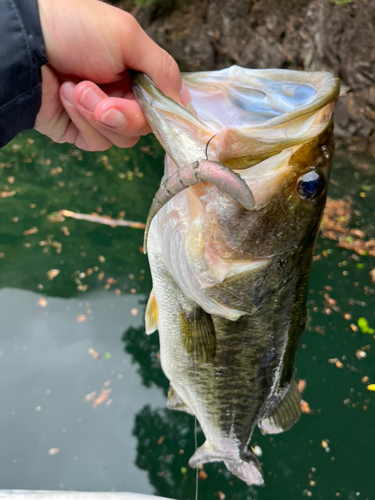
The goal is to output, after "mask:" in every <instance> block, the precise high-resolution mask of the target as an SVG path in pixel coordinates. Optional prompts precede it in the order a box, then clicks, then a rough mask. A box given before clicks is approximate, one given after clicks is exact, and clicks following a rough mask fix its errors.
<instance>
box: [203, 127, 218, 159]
mask: <svg viewBox="0 0 375 500" xmlns="http://www.w3.org/2000/svg"><path fill="white" fill-rule="evenodd" d="M218 133H219V132H217V133H216V134H215V135H213V136H212V137H211V139H209V140H208V142H207V144H206V160H208V154H207V153H208V146H209V144H210V142H211V141H212V139H213V138H214V137H216V136H217V134H218Z"/></svg>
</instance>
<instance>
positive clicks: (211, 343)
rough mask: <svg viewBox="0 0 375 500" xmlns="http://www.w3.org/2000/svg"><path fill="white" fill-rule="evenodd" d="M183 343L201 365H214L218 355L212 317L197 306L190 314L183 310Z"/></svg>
mask: <svg viewBox="0 0 375 500" xmlns="http://www.w3.org/2000/svg"><path fill="white" fill-rule="evenodd" d="M180 321H181V334H182V342H183V345H184V347H185V349H186V350H187V352H188V353H189V354H190V356H192V357H194V359H196V360H197V361H199V362H201V363H212V362H213V360H214V359H215V354H216V334H215V328H214V324H213V322H212V318H211V315H210V314H208V313H206V312H205V311H204V310H203V309H202V308H201V307H199V306H196V307H194V309H193V310H192V311H190V312H188V313H186V312H185V311H182V310H181V313H180Z"/></svg>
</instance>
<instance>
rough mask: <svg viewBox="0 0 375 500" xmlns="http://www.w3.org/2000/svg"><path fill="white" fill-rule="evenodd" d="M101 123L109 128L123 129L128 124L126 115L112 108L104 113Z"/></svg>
mask: <svg viewBox="0 0 375 500" xmlns="http://www.w3.org/2000/svg"><path fill="white" fill-rule="evenodd" d="M100 123H103V125H108V126H109V127H122V126H124V125H125V124H126V118H125V116H124V113H121V111H119V110H118V109H116V108H111V109H109V110H108V111H106V112H105V113H103V115H102V117H101V118H100Z"/></svg>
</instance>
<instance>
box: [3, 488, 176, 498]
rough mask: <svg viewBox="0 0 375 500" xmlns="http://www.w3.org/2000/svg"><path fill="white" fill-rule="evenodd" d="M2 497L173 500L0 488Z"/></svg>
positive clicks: (111, 493) (118, 494)
mask: <svg viewBox="0 0 375 500" xmlns="http://www.w3.org/2000/svg"><path fill="white" fill-rule="evenodd" d="M0 498H1V499H9V500H171V499H170V498H165V497H156V496H154V495H142V494H139V493H124V492H117V491H113V492H112V491H111V492H106V491H103V492H100V491H95V492H91V491H51V490H0Z"/></svg>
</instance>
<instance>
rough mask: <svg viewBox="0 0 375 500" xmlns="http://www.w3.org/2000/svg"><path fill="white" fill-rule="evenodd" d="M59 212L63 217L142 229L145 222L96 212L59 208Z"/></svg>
mask: <svg viewBox="0 0 375 500" xmlns="http://www.w3.org/2000/svg"><path fill="white" fill-rule="evenodd" d="M60 214H61V215H62V216H63V217H71V218H72V219H78V220H85V221H88V222H95V223H96V224H105V225H107V226H112V227H117V226H123V227H133V228H137V229H144V228H145V224H144V223H143V222H133V221H131V220H121V219H112V217H108V216H106V215H97V214H79V213H76V212H71V211H70V210H60Z"/></svg>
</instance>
